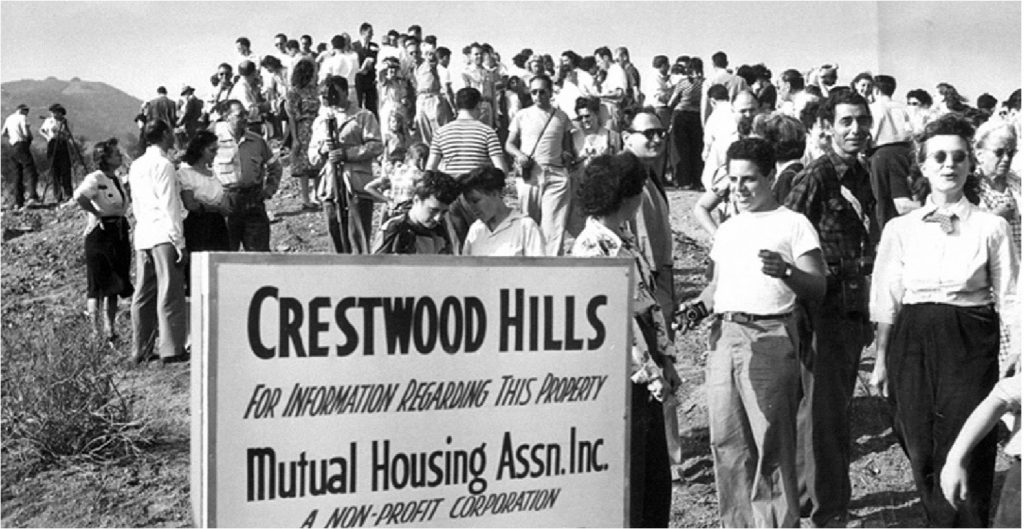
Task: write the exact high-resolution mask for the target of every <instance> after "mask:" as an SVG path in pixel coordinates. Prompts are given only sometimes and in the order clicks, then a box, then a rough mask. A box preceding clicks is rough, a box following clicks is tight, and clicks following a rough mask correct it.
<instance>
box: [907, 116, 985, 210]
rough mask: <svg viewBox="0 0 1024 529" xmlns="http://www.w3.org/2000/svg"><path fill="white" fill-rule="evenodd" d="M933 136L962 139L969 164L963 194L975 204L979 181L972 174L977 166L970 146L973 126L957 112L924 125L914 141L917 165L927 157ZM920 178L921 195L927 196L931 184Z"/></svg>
mask: <svg viewBox="0 0 1024 529" xmlns="http://www.w3.org/2000/svg"><path fill="white" fill-rule="evenodd" d="M935 136H960V139H962V140H964V145H965V146H966V151H967V156H968V160H969V161H970V164H971V165H970V172H969V173H968V175H967V180H966V181H965V182H964V196H965V197H967V200H968V201H970V202H971V203H972V204H975V205H977V204H978V202H980V197H979V193H980V192H981V183H980V182H979V180H978V177H977V176H976V175H975V174H974V168H975V167H976V166H977V164H976V162H975V160H974V149H972V148H971V146H972V145H973V143H972V141H973V140H974V127H973V126H972V125H971V123H970V122H969V121H967V120H966V119H964V117H963V116H959V115H957V114H946V115H944V116H942V117H940V118H938V119H936V120H935V121H932V122H930V123H928V124H927V125H925V127H924V131H922V132H921V133H920V134H918V135H917V137H916V138H915V141H914V145H915V151H916V154H917V164H918V167H920V166H922V165H924V162H925V160H927V159H928V147H927V143H928V140H930V139H931V138H933V137H935ZM921 180H922V181H921V182H920V183H919V185H920V186H921V187H922V188H923V189H922V190H923V195H924V196H925V197H927V196H928V193H930V192H931V186H930V185H929V183H928V179H927V178H922V179H921Z"/></svg>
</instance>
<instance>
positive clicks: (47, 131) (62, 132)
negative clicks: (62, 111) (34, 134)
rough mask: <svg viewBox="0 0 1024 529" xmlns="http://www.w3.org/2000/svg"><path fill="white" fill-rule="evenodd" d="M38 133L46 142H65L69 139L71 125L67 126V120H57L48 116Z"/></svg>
mask: <svg viewBox="0 0 1024 529" xmlns="http://www.w3.org/2000/svg"><path fill="white" fill-rule="evenodd" d="M39 133H40V134H42V135H43V137H44V138H46V141H53V140H65V141H66V140H70V139H71V125H69V124H68V120H67V119H61V120H58V119H56V118H54V117H53V116H50V117H48V118H46V119H45V120H43V124H42V125H40V126H39Z"/></svg>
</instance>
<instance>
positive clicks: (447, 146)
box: [430, 119, 502, 176]
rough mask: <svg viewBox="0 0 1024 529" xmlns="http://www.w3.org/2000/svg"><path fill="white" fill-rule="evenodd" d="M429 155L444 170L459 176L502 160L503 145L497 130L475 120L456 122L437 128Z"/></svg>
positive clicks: (459, 120) (457, 120) (458, 120)
mask: <svg viewBox="0 0 1024 529" xmlns="http://www.w3.org/2000/svg"><path fill="white" fill-rule="evenodd" d="M430 154H433V155H436V156H438V157H440V158H441V170H442V171H444V172H446V173H448V174H450V175H453V176H458V175H461V174H465V173H468V172H470V171H472V170H473V169H476V168H477V167H481V166H490V165H491V157H500V156H501V154H502V152H501V143H499V142H498V135H497V134H495V132H494V129H492V128H491V127H488V126H487V125H484V124H483V123H480V122H479V121H477V120H475V119H456V120H455V121H452V122H451V123H448V124H447V125H445V126H443V127H441V128H440V129H438V131H437V133H436V134H434V141H432V142H431V143H430Z"/></svg>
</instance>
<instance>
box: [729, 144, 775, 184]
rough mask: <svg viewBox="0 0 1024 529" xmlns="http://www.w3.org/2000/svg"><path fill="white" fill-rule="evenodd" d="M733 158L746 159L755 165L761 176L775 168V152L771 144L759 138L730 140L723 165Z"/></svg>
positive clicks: (765, 175) (766, 174)
mask: <svg viewBox="0 0 1024 529" xmlns="http://www.w3.org/2000/svg"><path fill="white" fill-rule="evenodd" d="M733 160H746V161H748V162H751V163H753V164H754V165H756V166H757V169H758V170H759V171H761V176H764V177H767V176H768V175H770V174H771V173H772V169H774V168H775V152H774V151H773V149H772V144H771V143H769V142H768V141H767V140H763V139H761V138H743V139H741V140H736V141H734V142H732V145H730V146H729V149H728V150H727V151H726V153H725V166H726V167H729V164H731V163H732V161H733Z"/></svg>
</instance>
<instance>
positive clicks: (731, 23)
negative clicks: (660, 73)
mask: <svg viewBox="0 0 1024 529" xmlns="http://www.w3.org/2000/svg"><path fill="white" fill-rule="evenodd" d="M363 21H368V22H370V23H372V24H373V25H374V29H375V32H376V35H377V37H375V40H378V41H379V39H380V36H382V35H383V34H384V33H385V32H386V31H387V30H388V29H391V28H395V29H398V30H399V31H403V30H405V29H406V28H408V26H409V25H410V24H413V23H418V24H420V25H422V26H423V28H424V34H436V35H437V36H438V39H439V41H440V44H441V45H443V46H447V47H449V48H451V49H452V50H453V51H454V52H455V53H456V54H458V53H459V52H460V51H461V49H462V47H463V46H464V45H466V44H468V43H469V42H472V41H474V40H479V41H486V42H490V43H491V44H492V45H494V46H495V48H496V49H498V51H499V52H501V54H502V57H503V59H504V60H505V62H506V63H508V62H509V61H510V59H511V56H512V55H513V54H515V53H516V52H518V51H519V50H520V49H522V48H523V47H531V48H533V49H534V50H535V51H539V52H543V53H551V54H552V55H556V56H557V55H558V54H559V53H561V52H562V51H563V50H566V49H573V50H575V51H576V52H577V53H580V54H581V55H589V54H591V53H592V52H593V50H594V48H596V47H598V46H601V45H607V46H609V47H614V46H619V45H625V46H627V47H629V49H630V51H631V52H632V55H633V60H634V62H635V63H637V64H638V65H639V66H640V67H641V72H644V71H645V70H646V67H647V66H649V64H650V60H651V57H653V56H654V55H656V54H665V55H668V56H669V57H675V56H677V55H683V54H687V55H697V56H700V57H701V58H703V59H704V62H705V67H706V69H710V62H711V61H710V56H711V54H712V53H714V52H715V51H718V50H724V51H725V52H726V53H728V55H729V58H730V66H732V67H736V66H739V65H740V64H744V63H750V64H753V63H757V62H764V63H766V64H767V65H768V67H769V68H771V69H772V71H773V72H774V73H775V74H778V73H781V72H782V71H783V70H785V69H787V68H791V67H794V68H797V69H799V70H802V71H803V70H807V69H808V68H810V67H812V66H815V65H819V64H822V63H825V62H837V63H839V65H840V72H839V73H840V79H839V81H840V82H841V83H847V82H849V80H850V79H851V78H852V77H853V76H854V75H856V74H857V73H858V72H860V71H864V70H870V71H872V72H874V73H887V74H890V75H894V76H895V77H896V79H897V83H898V85H899V86H898V87H897V92H898V94H905V93H906V91H907V90H909V89H911V88H925V89H927V90H928V91H929V92H931V93H933V95H934V92H935V84H936V83H938V82H940V81H946V82H949V83H952V84H953V85H955V86H957V87H958V88H959V89H960V91H961V92H962V93H963V94H965V95H967V96H968V97H969V98H970V99H971V100H972V102H973V101H974V99H976V98H977V96H978V95H980V94H981V93H982V92H984V91H988V92H991V93H992V94H993V95H995V96H996V97H997V98H998V99H999V100H1000V101H1002V100H1004V99H1006V97H1007V96H1008V95H1009V93H1010V92H1011V91H1012V90H1014V89H1015V88H1018V87H1019V86H1020V62H1021V53H1020V48H1021V4H1020V3H1019V2H944V3H935V2H725V3H723V2H716V3H711V2H565V1H560V2H523V1H520V2H486V1H485V2H437V1H434V2H371V1H369V0H362V1H359V2H252V1H248V2H98V1H91V2H13V1H0V78H2V80H3V81H13V80H17V79H25V78H31V79H43V78H45V77H48V76H55V77H58V78H60V79H70V78H71V77H76V76H77V77H81V78H82V79H84V80H88V81H103V82H106V83H108V84H110V85H112V86H115V87H117V88H120V89H121V90H124V91H125V92H128V93H129V94H131V95H134V96H136V97H139V98H142V99H148V98H150V97H152V96H153V95H154V91H155V89H156V87H157V86H159V85H164V86H167V88H168V90H169V91H171V92H172V93H176V91H177V89H178V88H179V87H180V86H181V85H182V83H188V84H190V85H192V86H195V87H196V88H197V89H198V90H199V93H200V94H204V93H205V92H206V91H208V87H209V81H208V79H209V76H210V74H211V73H213V71H214V69H215V68H216V65H217V64H218V63H220V62H222V61H227V62H230V63H232V64H236V63H237V62H238V56H237V54H236V53H235V51H234V40H235V38H237V37H239V36H243V35H244V36H247V37H249V38H250V40H252V41H253V48H254V50H255V51H256V52H257V53H267V52H268V51H269V50H270V49H271V43H272V40H273V35H274V34H276V33H278V32H283V33H286V34H287V35H288V36H289V37H290V38H293V37H298V36H299V35H301V34H303V33H308V34H310V35H312V36H313V38H314V40H315V41H316V42H320V41H329V40H330V37H331V36H332V35H334V34H337V33H342V32H348V33H349V34H350V35H353V36H356V35H357V34H358V27H359V24H360V23H361V22H363Z"/></svg>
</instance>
